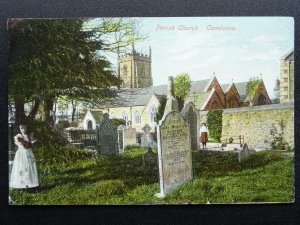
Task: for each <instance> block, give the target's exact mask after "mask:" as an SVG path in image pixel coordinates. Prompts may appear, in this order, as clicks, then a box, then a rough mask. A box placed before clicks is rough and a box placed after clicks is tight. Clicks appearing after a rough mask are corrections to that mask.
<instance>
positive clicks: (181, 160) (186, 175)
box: [156, 111, 192, 198]
mask: <svg viewBox="0 0 300 225" xmlns="http://www.w3.org/2000/svg"><path fill="white" fill-rule="evenodd" d="M157 137H158V141H157V143H158V159H159V160H158V161H159V178H160V193H159V194H157V195H156V197H159V198H163V197H165V195H166V194H168V193H169V192H170V191H171V190H173V189H175V188H176V187H178V186H180V185H182V184H184V183H186V182H188V181H190V180H191V179H192V154H191V139H190V134H189V127H188V125H187V123H186V121H185V119H184V118H183V116H182V115H181V114H180V113H179V112H177V111H171V112H169V113H168V114H167V115H166V116H165V117H163V119H162V120H161V121H160V122H159V125H158V126H157Z"/></svg>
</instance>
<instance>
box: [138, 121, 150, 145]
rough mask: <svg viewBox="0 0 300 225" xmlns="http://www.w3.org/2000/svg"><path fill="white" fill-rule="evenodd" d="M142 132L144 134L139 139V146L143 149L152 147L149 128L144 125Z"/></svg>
mask: <svg viewBox="0 0 300 225" xmlns="http://www.w3.org/2000/svg"><path fill="white" fill-rule="evenodd" d="M142 130H143V131H144V133H143V135H142V137H141V145H142V146H143V147H149V146H151V145H152V135H151V133H150V130H151V127H150V126H149V125H148V124H147V123H146V124H145V126H144V127H143V128H142Z"/></svg>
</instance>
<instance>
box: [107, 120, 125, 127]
mask: <svg viewBox="0 0 300 225" xmlns="http://www.w3.org/2000/svg"><path fill="white" fill-rule="evenodd" d="M110 121H111V123H112V124H113V125H115V126H120V125H126V121H125V120H123V119H118V118H114V119H110Z"/></svg>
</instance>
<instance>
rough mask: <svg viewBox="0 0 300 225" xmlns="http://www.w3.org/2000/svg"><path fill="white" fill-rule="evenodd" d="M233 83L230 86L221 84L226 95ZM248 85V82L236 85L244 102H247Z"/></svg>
mask: <svg viewBox="0 0 300 225" xmlns="http://www.w3.org/2000/svg"><path fill="white" fill-rule="evenodd" d="M231 84H232V83H230V84H221V88H222V90H223V92H224V93H226V92H227V91H228V90H227V89H228V88H229V87H230V85H231ZM247 84H248V82H247V81H246V82H239V83H234V85H235V87H236V89H237V91H238V93H239V95H240V97H241V100H242V101H246V100H247Z"/></svg>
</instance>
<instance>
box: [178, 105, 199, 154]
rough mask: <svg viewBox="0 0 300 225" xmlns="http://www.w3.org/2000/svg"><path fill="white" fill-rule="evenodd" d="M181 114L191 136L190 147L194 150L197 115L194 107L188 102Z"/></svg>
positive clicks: (196, 138)
mask: <svg viewBox="0 0 300 225" xmlns="http://www.w3.org/2000/svg"><path fill="white" fill-rule="evenodd" d="M181 114H182V115H183V117H184V118H185V120H186V122H187V123H188V124H189V129H190V135H191V147H192V149H194V150H196V149H197V147H198V136H199V135H198V131H199V129H198V127H197V124H198V122H197V121H198V114H197V109H196V107H195V105H194V104H193V103H192V102H189V103H188V104H186V105H185V106H184V108H183V109H182V112H181Z"/></svg>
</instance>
